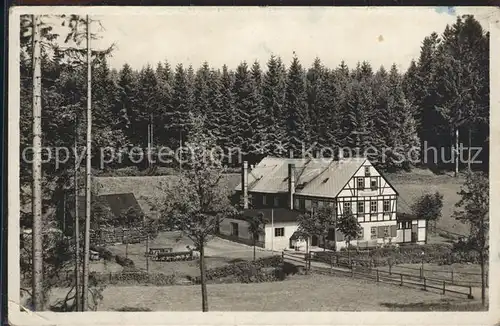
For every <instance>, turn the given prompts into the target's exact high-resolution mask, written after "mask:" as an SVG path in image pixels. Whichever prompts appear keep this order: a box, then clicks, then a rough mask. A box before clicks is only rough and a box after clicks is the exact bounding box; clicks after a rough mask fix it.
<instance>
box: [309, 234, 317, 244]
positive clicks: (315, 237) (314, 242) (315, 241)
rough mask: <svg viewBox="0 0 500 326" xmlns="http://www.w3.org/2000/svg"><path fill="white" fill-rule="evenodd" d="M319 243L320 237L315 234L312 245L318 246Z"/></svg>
mask: <svg viewBox="0 0 500 326" xmlns="http://www.w3.org/2000/svg"><path fill="white" fill-rule="evenodd" d="M317 245H318V237H317V236H315V235H313V236H312V239H311V246H317Z"/></svg>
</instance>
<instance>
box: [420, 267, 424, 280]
mask: <svg viewBox="0 0 500 326" xmlns="http://www.w3.org/2000/svg"><path fill="white" fill-rule="evenodd" d="M423 278H424V270H423V269H422V267H420V280H422V279H423Z"/></svg>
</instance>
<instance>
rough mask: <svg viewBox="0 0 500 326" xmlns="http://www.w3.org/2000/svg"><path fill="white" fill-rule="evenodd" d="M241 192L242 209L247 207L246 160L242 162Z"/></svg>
mask: <svg viewBox="0 0 500 326" xmlns="http://www.w3.org/2000/svg"><path fill="white" fill-rule="evenodd" d="M241 194H242V196H243V209H248V162H247V161H244V162H243V169H242V171H241Z"/></svg>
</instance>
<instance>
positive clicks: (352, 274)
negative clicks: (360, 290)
mask: <svg viewBox="0 0 500 326" xmlns="http://www.w3.org/2000/svg"><path fill="white" fill-rule="evenodd" d="M351 277H354V268H353V266H352V262H351Z"/></svg>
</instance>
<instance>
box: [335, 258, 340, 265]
mask: <svg viewBox="0 0 500 326" xmlns="http://www.w3.org/2000/svg"><path fill="white" fill-rule="evenodd" d="M335 260H336V262H337V267H339V256H338V255H335Z"/></svg>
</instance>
